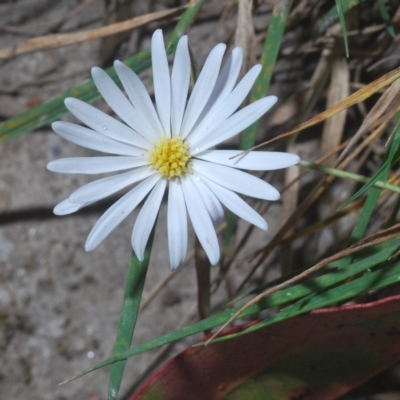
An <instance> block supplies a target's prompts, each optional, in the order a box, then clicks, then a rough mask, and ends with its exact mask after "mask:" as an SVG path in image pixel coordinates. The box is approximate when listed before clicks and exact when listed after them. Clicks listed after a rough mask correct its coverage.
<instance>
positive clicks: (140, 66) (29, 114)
mask: <svg viewBox="0 0 400 400" xmlns="http://www.w3.org/2000/svg"><path fill="white" fill-rule="evenodd" d="M202 4H203V2H202V1H198V2H195V3H194V4H193V5H192V6H191V7H189V8H188V9H187V10H186V11H185V13H184V14H183V16H182V17H181V19H180V20H179V22H178V23H177V25H176V27H175V29H174V31H173V32H172V34H171V37H170V38H169V40H168V41H167V43H166V48H167V51H168V52H172V51H174V50H175V47H176V45H177V42H178V40H179V38H180V36H181V35H182V33H183V32H184V31H185V30H186V29H187V28H188V26H189V25H190V24H191V23H192V22H193V20H194V18H195V17H196V15H197V13H198V12H199V10H200V8H201V6H202ZM124 63H125V64H126V65H128V67H130V68H132V69H133V70H134V71H135V72H136V73H137V74H139V73H141V72H143V71H144V70H146V69H147V68H149V67H150V65H151V60H150V50H143V51H141V52H140V53H138V54H136V55H134V56H132V57H130V58H128V59H127V60H125V61H124ZM106 71H107V73H108V74H109V75H110V76H111V78H112V79H113V80H114V81H115V82H116V83H119V79H118V76H117V74H116V72H115V70H114V68H109V69H107V70H106ZM66 97H76V98H79V99H81V100H83V101H85V102H87V103H91V102H93V101H95V100H97V99H98V98H100V93H99V92H98V91H97V89H96V87H95V85H94V82H93V80H92V79H87V80H85V81H84V82H82V83H80V84H79V85H76V86H74V87H72V88H70V89H68V90H66V91H65V92H63V93H61V94H60V95H58V96H55V97H53V98H51V99H49V100H47V101H45V102H43V103H42V104H39V105H38V106H36V107H33V108H31V109H30V110H27V111H24V112H23V113H21V114H19V115H17V116H15V117H12V118H10V119H8V120H6V121H4V122H2V123H0V144H2V143H5V142H7V141H9V140H11V139H14V138H16V137H18V136H20V135H23V134H25V133H28V132H31V131H33V130H35V129H37V128H40V127H42V126H44V125H47V124H49V123H51V122H53V121H54V120H56V119H58V118H60V117H62V116H63V115H65V114H67V113H68V110H67V109H66V107H65V106H64V99H65V98H66Z"/></svg>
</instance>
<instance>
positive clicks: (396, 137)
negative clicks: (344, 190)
mask: <svg viewBox="0 0 400 400" xmlns="http://www.w3.org/2000/svg"><path fill="white" fill-rule="evenodd" d="M399 122H400V114H398V115H397V124H398V126H397V129H396V130H395V132H394V134H393V136H392V138H391V140H390V142H389V145H388V149H387V150H386V154H385V156H384V159H383V163H382V165H381V167H380V168H379V170H378V171H377V172H376V173H375V175H374V176H373V177H372V178H370V179H368V181H367V183H366V184H365V185H364V186H363V187H362V188H361V189H360V190H358V191H357V193H355V194H354V195H353V196H352V197H351V198H350V199H349V200H347V201H346V202H345V203H344V204H343V205H342V206H341V207H340V209H343V208H344V207H346V206H347V205H348V204H350V203H352V202H353V201H355V200H357V199H358V198H359V197H361V196H362V195H363V194H364V193H365V192H366V191H367V190H368V189H369V188H371V187H372V186H374V185H375V186H378V187H380V188H384V187H383V186H382V185H376V184H377V182H378V181H379V180H384V181H386V178H387V175H388V174H389V171H390V169H391V168H392V167H393V165H394V164H395V163H396V162H397V161H398V160H399V157H400V125H399Z"/></svg>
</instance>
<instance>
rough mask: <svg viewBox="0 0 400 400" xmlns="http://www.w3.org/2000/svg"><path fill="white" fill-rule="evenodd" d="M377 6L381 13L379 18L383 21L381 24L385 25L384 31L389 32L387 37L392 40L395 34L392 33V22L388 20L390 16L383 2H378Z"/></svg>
mask: <svg viewBox="0 0 400 400" xmlns="http://www.w3.org/2000/svg"><path fill="white" fill-rule="evenodd" d="M378 4H379V11H380V13H381V17H382V19H383V22H384V23H385V25H386V30H387V31H388V32H389V35H390V36H392V37H393V38H394V37H395V36H396V33H395V31H394V27H393V23H392V20H391V19H390V15H389V13H388V12H387V9H386V6H385V2H384V1H383V0H378Z"/></svg>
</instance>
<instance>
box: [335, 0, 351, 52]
mask: <svg viewBox="0 0 400 400" xmlns="http://www.w3.org/2000/svg"><path fill="white" fill-rule="evenodd" d="M335 1H336V8H337V13H338V16H339V21H340V25H341V27H342V32H343V40H344V47H345V49H346V57H348V56H349V43H348V41H347V30H346V20H345V18H344V13H345V11H344V10H343V4H342V0H335Z"/></svg>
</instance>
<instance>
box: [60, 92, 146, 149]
mask: <svg viewBox="0 0 400 400" xmlns="http://www.w3.org/2000/svg"><path fill="white" fill-rule="evenodd" d="M64 103H65V106H66V107H67V108H68V110H69V111H71V113H72V114H74V115H75V117H77V118H78V119H80V120H81V121H82V122H83V123H84V124H85V125H87V126H88V127H89V128H92V129H94V130H95V131H97V132H99V133H101V134H102V135H104V136H107V137H109V138H111V139H114V140H118V141H120V142H124V143H128V144H132V145H134V146H138V147H142V148H144V149H150V148H151V147H152V144H151V143H150V142H149V141H148V140H147V139H145V138H144V137H143V136H141V135H139V134H138V133H137V132H135V131H134V130H133V129H132V128H129V126H126V125H125V124H123V123H122V122H119V121H117V120H116V119H115V118H113V117H110V116H109V115H107V114H106V113H104V112H103V111H100V110H98V109H97V108H95V107H93V106H91V105H90V104H87V103H85V102H84V101H82V100H79V99H75V98H73V97H68V98H67V99H65V101H64Z"/></svg>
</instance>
